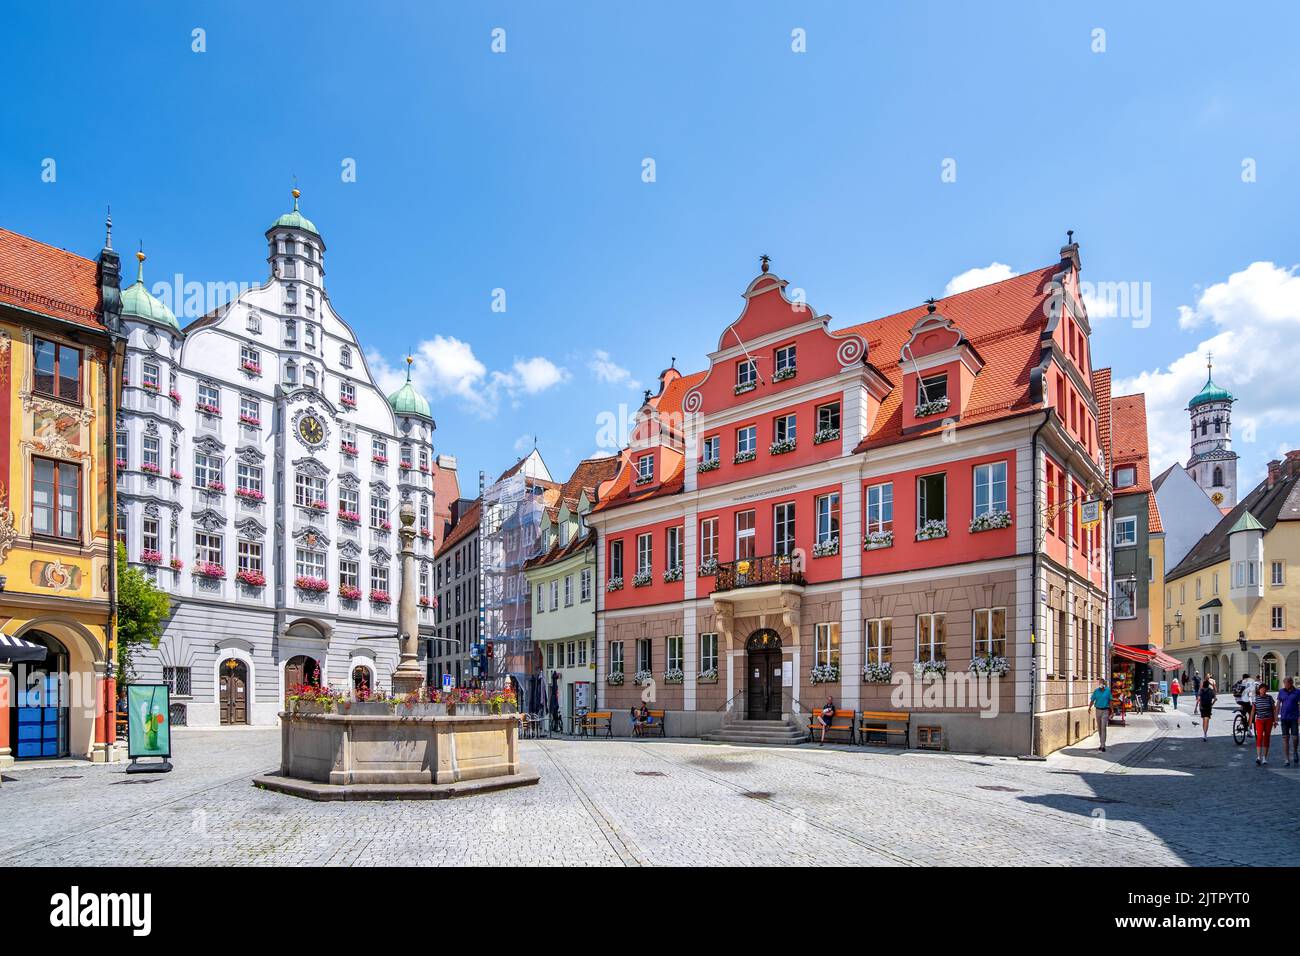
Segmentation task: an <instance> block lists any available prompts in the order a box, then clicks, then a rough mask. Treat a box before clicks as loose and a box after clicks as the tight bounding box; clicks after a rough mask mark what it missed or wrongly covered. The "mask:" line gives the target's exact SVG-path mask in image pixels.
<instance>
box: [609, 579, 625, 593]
mask: <svg viewBox="0 0 1300 956" xmlns="http://www.w3.org/2000/svg"><path fill="white" fill-rule="evenodd" d="M605 590H606V591H621V590H623V579H622V578H610V579H609V581H607V582H606V583H605Z"/></svg>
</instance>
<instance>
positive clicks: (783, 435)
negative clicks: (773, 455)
mask: <svg viewBox="0 0 1300 956" xmlns="http://www.w3.org/2000/svg"><path fill="white" fill-rule="evenodd" d="M797 424H798V423H797V421H796V418H795V416H794V415H778V416H777V417H776V418H775V419H774V420H773V422H772V437H773V439H774V441H773V442H772V451H773V452H776V451H777V450H778V449H780V450H788V449H789V447H792V446H793V445H794V444H795V442H796V441H798V438H799V435H798V428H797Z"/></svg>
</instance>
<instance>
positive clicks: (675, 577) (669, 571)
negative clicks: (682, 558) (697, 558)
mask: <svg viewBox="0 0 1300 956" xmlns="http://www.w3.org/2000/svg"><path fill="white" fill-rule="evenodd" d="M681 579H682V567H681V565H680V564H679V565H678V566H677V567H675V568H665V569H664V583H665V584H671V583H673V582H674V581H680V580H681Z"/></svg>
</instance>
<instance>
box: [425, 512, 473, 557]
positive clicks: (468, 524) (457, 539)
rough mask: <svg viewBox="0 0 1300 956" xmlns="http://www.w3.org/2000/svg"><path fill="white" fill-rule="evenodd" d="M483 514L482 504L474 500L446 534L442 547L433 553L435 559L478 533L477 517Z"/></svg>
mask: <svg viewBox="0 0 1300 956" xmlns="http://www.w3.org/2000/svg"><path fill="white" fill-rule="evenodd" d="M482 512H483V502H482V501H481V500H479V499H477V498H476V499H474V503H473V504H472V505H470V506H469V507H468V508H467V509H465V513H464V514H463V515H461V518H460V520H459V521H457V522H456V524H455V525H454V526H453V527H452V529H451V531H449V532H447V537H445V538H443V539H442V547H441V548H439V549H438V550H437V552H435V554H434V557H435V558H441V557H442V556H443V555H444V554H446V553H447V552H448V551H450V550H451V549H452V548H454V547H455V546H456V545H458V544H460V543H461V542H462V541H464V540H465V539H466V538H468V537H469V536H470V535H471V534H474V533H475V532H477V531H478V522H479V516H480V515H481V514H482Z"/></svg>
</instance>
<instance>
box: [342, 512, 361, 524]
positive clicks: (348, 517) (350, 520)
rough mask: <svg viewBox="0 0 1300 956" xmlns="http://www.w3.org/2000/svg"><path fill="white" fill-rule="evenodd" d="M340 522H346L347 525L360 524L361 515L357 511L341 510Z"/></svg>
mask: <svg viewBox="0 0 1300 956" xmlns="http://www.w3.org/2000/svg"><path fill="white" fill-rule="evenodd" d="M339 520H340V521H343V522H346V523H347V524H360V523H361V515H359V514H357V513H356V512H355V511H344V510H343V509H342V508H340V509H339Z"/></svg>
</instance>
